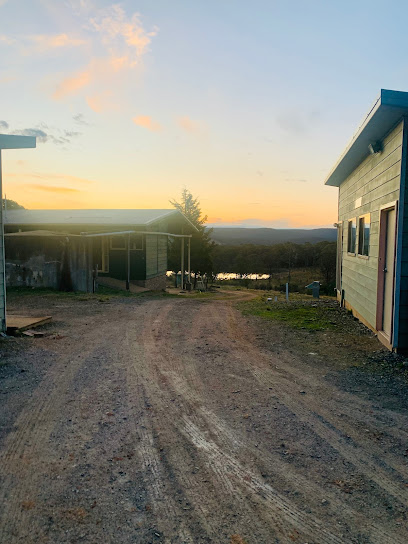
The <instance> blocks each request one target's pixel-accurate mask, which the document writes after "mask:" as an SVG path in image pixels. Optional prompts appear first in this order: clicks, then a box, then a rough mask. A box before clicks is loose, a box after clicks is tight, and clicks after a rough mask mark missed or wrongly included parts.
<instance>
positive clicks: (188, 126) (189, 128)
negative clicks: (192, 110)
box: [177, 115, 201, 134]
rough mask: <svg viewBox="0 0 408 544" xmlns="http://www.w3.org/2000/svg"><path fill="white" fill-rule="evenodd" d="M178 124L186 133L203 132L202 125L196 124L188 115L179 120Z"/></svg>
mask: <svg viewBox="0 0 408 544" xmlns="http://www.w3.org/2000/svg"><path fill="white" fill-rule="evenodd" d="M177 124H178V126H179V127H180V128H182V129H183V130H184V131H185V132H190V133H196V134H197V133H199V132H200V131H201V127H200V125H199V124H198V123H197V122H196V121H193V120H192V119H190V117H188V116H187V115H185V116H183V117H178V118H177Z"/></svg>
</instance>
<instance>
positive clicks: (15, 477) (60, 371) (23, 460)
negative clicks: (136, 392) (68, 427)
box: [0, 348, 92, 542]
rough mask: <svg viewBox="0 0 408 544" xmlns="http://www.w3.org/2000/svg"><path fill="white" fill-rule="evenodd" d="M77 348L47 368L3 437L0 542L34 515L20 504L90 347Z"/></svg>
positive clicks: (31, 488) (30, 490) (33, 486)
mask: <svg viewBox="0 0 408 544" xmlns="http://www.w3.org/2000/svg"><path fill="white" fill-rule="evenodd" d="M79 349H80V351H81V353H80V355H78V354H77V352H75V355H73V354H71V355H69V356H67V357H65V358H63V359H62V360H60V361H59V362H58V364H57V365H55V366H54V367H51V369H50V371H49V372H48V373H47V375H46V376H45V378H44V379H43V381H42V382H41V383H40V384H39V385H38V387H37V389H36V391H35V393H34V395H33V396H32V398H31V399H30V401H29V402H28V403H27V406H26V407H25V409H24V410H23V411H22V413H21V414H20V416H19V417H18V419H17V420H16V422H15V427H17V430H16V431H14V432H12V433H10V435H9V436H8V438H7V441H6V443H5V446H4V448H3V451H2V454H1V457H0V474H1V482H2V483H1V489H0V503H1V504H3V511H2V514H1V518H0V541H4V542H8V541H10V540H7V539H10V538H12V537H14V536H15V535H16V528H17V527H18V533H20V534H21V533H22V532H25V533H28V532H29V531H30V530H31V528H32V524H33V519H34V516H33V515H32V512H31V511H30V510H29V509H23V508H22V504H23V502H24V501H26V500H27V499H29V500H31V497H35V496H36V493H37V483H36V482H37V481H38V479H39V478H40V477H41V473H40V471H37V470H36V469H35V468H34V467H35V463H36V462H38V461H39V462H40V463H41V465H43V466H44V463H46V459H47V458H48V456H47V448H48V447H49V444H48V439H49V436H50V434H51V433H52V430H53V427H54V423H55V422H56V420H57V419H58V416H59V414H60V413H61V410H62V409H63V406H64V404H65V402H66V398H67V389H68V387H69V384H70V383H71V382H72V380H73V379H74V377H75V375H76V373H77V372H78V370H79V369H80V368H81V366H82V365H83V364H84V362H85V361H86V358H87V357H88V356H89V354H90V353H92V348H91V349H90V350H85V351H84V349H81V348H79ZM34 470H35V472H34ZM4 539H5V540H4Z"/></svg>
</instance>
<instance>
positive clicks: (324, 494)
mask: <svg viewBox="0 0 408 544" xmlns="http://www.w3.org/2000/svg"><path fill="white" fill-rule="evenodd" d="M206 310H208V307H207V308H206ZM207 313H208V312H207V311H206V315H205V317H208V316H207ZM217 313H218V312H217ZM204 321H205V322H209V323H211V326H210V331H209V332H210V334H209V338H211V329H218V330H219V323H218V322H217V318H216V316H215V315H212V319H210V320H208V319H204ZM197 325H198V324H197ZM194 330H195V331H197V330H199V327H198V326H196V327H194V326H193V331H194ZM199 337H200V335H199V334H194V332H193V334H192V338H191V339H190V342H191V343H192V344H194V341H197V340H198V339H199ZM192 349H194V348H192ZM244 357H245V352H244ZM180 381H181V379H177V376H174V377H173V384H174V385H175V386H176V387H177V389H178V390H179V391H180V392H182V393H183V394H184V395H187V391H188V386H187V384H185V383H184V384H183V385H182V387H180V386H178V385H177V382H180ZM194 395H195V393H193V392H192V391H190V396H191V397H193V396H194ZM198 411H199V412H200V415H201V416H203V415H204V416H205V419H206V424H204V426H203V428H206V429H208V428H209V427H212V428H214V427H216V428H218V431H219V433H218V437H217V438H218V443H220V441H219V436H220V435H222V434H225V435H226V437H225V438H226V439H225V440H224V441H223V444H222V446H223V447H225V446H227V445H228V444H229V445H231V444H232V443H234V442H235V443H237V435H236V432H235V434H232V433H231V432H229V431H228V430H227V427H226V425H225V423H224V422H220V420H218V421H217V417H216V416H215V414H214V413H213V412H208V411H206V410H205V409H204V408H203V407H202V406H200V408H198ZM207 435H208V432H207ZM246 446H247V447H249V445H248V443H246ZM254 450H255V451H254ZM252 453H253V454H255V455H258V456H259V454H260V449H259V445H257V447H256V448H253V451H252ZM265 453H266V452H263V454H264V455H265ZM266 458H267V462H268V465H269V466H272V467H273V469H272V471H273V472H275V473H277V472H280V474H281V475H283V477H284V478H285V479H288V480H289V481H290V482H291V484H292V485H293V486H294V487H295V488H296V487H297V488H299V489H300V490H302V491H303V492H305V491H307V493H306V495H307V494H309V496H310V497H314V498H315V497H319V496H320V499H323V498H324V499H327V498H329V500H330V503H331V504H332V506H333V510H335V509H336V508H337V509H338V512H340V511H342V512H343V513H344V515H345V516H346V517H347V519H348V521H351V522H352V523H353V525H354V526H361V524H363V525H366V526H367V530H368V531H369V533H370V537H371V539H372V542H376V543H377V542H378V543H384V542H394V543H395V542H400V541H399V540H398V537H391V539H389V538H388V533H387V532H386V531H384V530H383V529H382V527H380V526H379V525H378V524H375V523H374V522H372V521H370V520H369V521H368V523H367V521H366V520H365V519H364V516H363V515H362V514H361V513H358V512H354V511H353V510H351V509H350V508H347V507H345V506H344V504H343V503H342V502H341V501H340V500H339V499H338V498H337V497H336V495H335V493H331V492H330V491H328V490H327V489H325V490H324V491H323V490H322V489H321V488H319V487H318V486H316V485H314V484H313V483H312V482H311V481H308V480H306V479H305V478H304V477H302V476H301V475H300V474H299V473H298V471H296V469H293V467H291V466H290V465H288V464H287V463H283V462H281V461H280V460H279V458H278V457H277V456H274V457H273V458H271V456H270V454H269V453H268V454H267V456H266V457H265V460H266ZM247 477H248V474H247ZM333 515H335V512H333ZM401 542H402V541H401Z"/></svg>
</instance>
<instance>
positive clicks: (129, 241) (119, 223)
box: [4, 209, 196, 292]
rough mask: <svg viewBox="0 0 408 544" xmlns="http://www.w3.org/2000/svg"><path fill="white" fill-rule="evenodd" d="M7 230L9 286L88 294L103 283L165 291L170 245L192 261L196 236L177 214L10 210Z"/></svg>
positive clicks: (175, 212) (177, 212) (160, 211)
mask: <svg viewBox="0 0 408 544" xmlns="http://www.w3.org/2000/svg"><path fill="white" fill-rule="evenodd" d="M4 224H5V249H6V282H7V285H8V286H20V285H30V286H33V287H35V286H39V287H40V286H41V287H52V288H55V289H62V290H75V291H85V292H92V291H94V290H95V285H96V283H97V281H98V278H99V280H100V279H101V278H113V279H115V280H120V281H122V282H123V283H124V284H126V286H127V288H129V285H130V284H131V283H133V284H135V285H140V286H143V287H146V288H148V289H164V288H165V285H166V281H165V279H166V272H167V250H168V239H169V238H171V239H180V242H181V244H182V246H183V248H184V243H185V241H186V242H187V243H186V255H187V254H188V251H189V247H190V245H189V239H190V237H191V234H192V233H193V232H194V231H196V227H195V226H194V225H193V224H192V223H191V222H190V221H189V220H188V219H187V218H186V217H185V216H184V215H183V214H182V213H181V212H180V211H178V210H175V209H171V210H9V211H5V213H4ZM183 253H184V252H182V254H183Z"/></svg>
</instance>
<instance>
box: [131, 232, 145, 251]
mask: <svg viewBox="0 0 408 544" xmlns="http://www.w3.org/2000/svg"><path fill="white" fill-rule="evenodd" d="M130 249H131V250H134V251H136V250H141V249H143V236H142V235H141V234H134V235H132V236H131V237H130Z"/></svg>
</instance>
